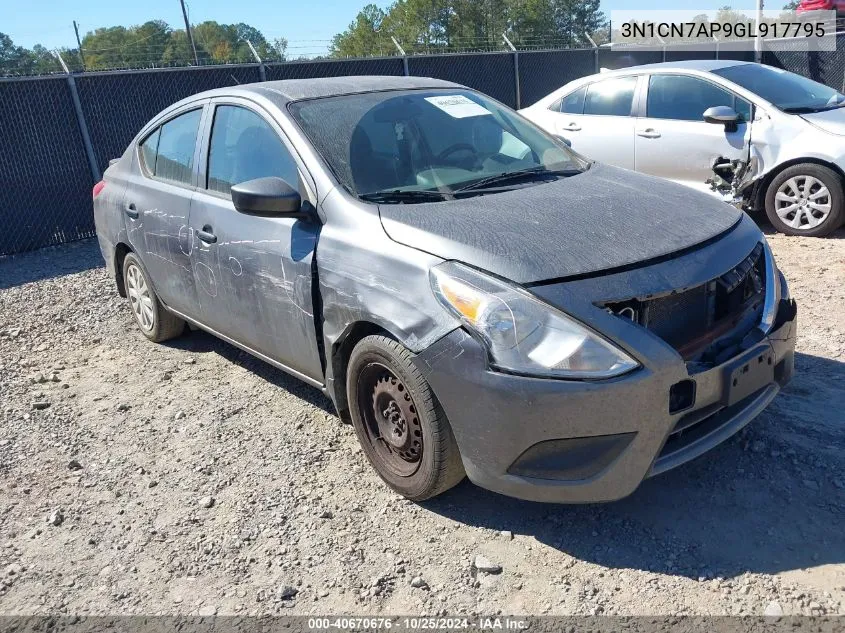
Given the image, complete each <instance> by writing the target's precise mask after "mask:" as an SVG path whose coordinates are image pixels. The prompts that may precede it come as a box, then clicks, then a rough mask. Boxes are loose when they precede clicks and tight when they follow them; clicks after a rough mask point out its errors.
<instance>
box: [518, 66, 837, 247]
mask: <svg viewBox="0 0 845 633" xmlns="http://www.w3.org/2000/svg"><path fill="white" fill-rule="evenodd" d="M521 113H522V114H523V115H524V116H526V117H527V118H528V119H530V120H532V121H534V122H535V123H537V124H538V125H540V126H541V127H543V128H544V129H546V130H548V131H549V132H552V133H553V134H556V135H558V136H560V137H562V138H564V139H565V140H566V141H567V142H568V143H569V144H571V146H572V148H573V149H575V150H576V151H577V152H579V153H581V154H583V155H584V156H587V157H588V158H591V159H594V160H597V161H600V162H604V163H609V164H611V165H616V166H619V167H625V168H628V169H633V170H636V171H639V172H643V173H646V174H652V175H654V176H660V177H662V178H667V179H669V180H674V181H675V182H678V183H681V184H684V185H688V186H690V187H694V188H696V189H700V190H703V191H710V192H714V193H716V194H719V195H722V196H724V197H726V198H727V199H730V200H731V201H733V202H735V203H737V204H740V205H741V206H743V208H745V209H748V210H756V209H765V210H766V214H767V215H768V217H769V220H770V221H771V222H772V224H773V225H774V226H775V228H776V229H778V230H779V231H782V232H783V233H788V234H790V235H810V236H822V235H828V234H830V233H831V232H833V231H835V230H836V229H837V228H839V227H840V226H841V225H842V223H843V222H845V196H843V180H845V95H842V94H841V93H839V92H837V91H836V90H834V89H833V88H829V87H827V86H825V85H823V84H820V83H817V82H815V81H812V80H810V79H807V78H805V77H802V76H800V75H796V74H794V73H790V72H787V71H784V70H780V69H777V68H773V67H771V66H764V65H761V64H752V63H747V62H736V61H728V60H721V61H715V60H706V61H705V60H699V61H682V62H668V63H663V64H650V65H645V66H635V67H631V68H625V69H623V70H616V71H611V72H604V73H600V74H597V75H591V76H589V77H582V78H581V79H577V80H575V81H572V82H570V83H568V84H566V85H565V86H564V87H562V88H560V89H559V90H556V91H555V92H553V93H552V94H550V95H548V96H547V97H545V98H543V99H540V100H539V101H538V102H537V103H535V104H534V105H532V106H530V107H528V108H525V109H523V110H521Z"/></svg>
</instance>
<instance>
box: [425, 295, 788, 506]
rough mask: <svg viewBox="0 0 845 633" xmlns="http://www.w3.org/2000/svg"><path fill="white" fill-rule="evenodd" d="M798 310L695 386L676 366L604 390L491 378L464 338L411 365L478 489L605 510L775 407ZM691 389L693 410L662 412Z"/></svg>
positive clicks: (479, 350) (458, 335)
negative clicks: (683, 387)
mask: <svg viewBox="0 0 845 633" xmlns="http://www.w3.org/2000/svg"><path fill="white" fill-rule="evenodd" d="M795 312H796V311H795V304H794V302H793V301H792V300H790V299H785V300H782V301H781V306H780V309H779V313H780V314H782V315H784V316H783V317H780V318H779V322H778V327H777V329H775V330H774V331H773V332H772V333H771V334H770V335H769V336H768V337H766V338H765V339H764V340H762V341H761V342H760V343H759V344H757V345H755V346H754V347H753V348H751V349H749V350H747V351H746V352H744V353H743V354H740V355H739V356H738V357H735V358H732V359H730V360H728V361H726V362H725V363H723V364H721V365H719V366H717V367H713V368H712V369H710V370H708V371H706V372H701V373H698V374H695V375H694V377H692V378H691V377H690V375H689V374H688V373H687V371H686V368H685V366H684V363H683V361H682V360H681V359H680V357H679V358H678V365H677V367H675V368H673V370H670V371H661V372H659V373H657V372H652V371H649V370H647V369H645V368H643V369H641V370H638V371H635V372H633V373H631V374H629V375H627V376H625V377H622V378H619V379H615V380H608V381H601V382H576V381H562V380H549V379H540V378H530V377H525V376H515V375H508V374H502V373H497V372H494V371H491V370H490V369H488V366H487V365H488V364H487V356H486V351H485V350H484V349H483V347H482V346H481V345H480V344H479V343H478V342H477V341H476V340H475V339H474V338H472V337H471V336H470V335H469V334H467V333H466V332H465V331H463V330H456V331H454V332H452V333H451V334H450V335H449V336H447V337H445V338H444V339H442V340H440V341H439V342H438V343H436V344H435V345H433V346H431V347H430V348H428V349H427V350H426V351H425V352H423V353H421V354H420V355H419V356H418V357H417V360H416V362H417V365H418V367H419V369H420V370H421V371H422V372H423V373H424V374H425V375H426V378H427V380H428V381H429V383H430V384H431V386H432V388H433V389H434V392H435V393H436V395H437V397H438V399H439V400H440V403H441V405H442V406H443V409H444V411H445V412H446V415H447V417H448V418H449V421H450V423H451V425H452V430H453V431H454V434H455V438H456V440H457V443H458V446H459V448H460V451H461V456H462V458H463V463H464V467H465V469H466V472H467V476H468V477H469V479H470V480H471V481H473V482H474V483H475V484H477V485H479V486H481V487H483V488H487V489H489V490H493V491H495V492H499V493H502V494H505V495H509V496H512V497H518V498H521V499H528V500H532V501H546V502H559V503H588V502H599V501H612V500H616V499H620V498H622V497H625V496H627V495H629V494H631V493H632V492H633V491H634V490H635V489H636V488H637V487H638V486H639V484H640V482H642V480H643V479H645V478H646V477H649V476H651V475H655V474H658V473H661V472H664V471H666V470H669V469H671V468H674V467H676V466H679V465H681V464H683V463H685V462H687V461H689V460H691V459H693V458H695V457H698V456H699V455H701V454H702V453H704V452H706V451H708V450H710V449H711V448H713V447H714V446H716V445H717V444H719V443H721V442H723V441H724V440H726V439H728V438H729V437H730V436H731V435H733V434H734V433H736V432H737V431H739V430H740V429H741V428H742V427H744V426H745V425H746V424H748V423H749V422H750V421H751V420H752V419H753V418H754V417H755V416H757V415H758V414H759V413H760V412H761V411H762V410H763V409H764V408H765V407H766V405H768V404H769V402H771V400H772V399H773V398H774V397H775V396H776V395H777V393H778V392H779V390H780V389H781V387H783V386H784V385H785V384H786V383H787V382H789V380H790V379H791V377H792V374H793V368H794V351H795V335H796V315H795ZM690 380H692V382H693V383H694V387H693V389H692V404H691V406H689V407H687V408H686V409H684V410H683V411H679V412H678V413H674V414H671V413H669V410H670V400H671V399H672V398H673V397H677V395H676V393H675V391H676V390H677V389H678V388H677V387H676V385H678V384H686V383H687V382H689V381H690Z"/></svg>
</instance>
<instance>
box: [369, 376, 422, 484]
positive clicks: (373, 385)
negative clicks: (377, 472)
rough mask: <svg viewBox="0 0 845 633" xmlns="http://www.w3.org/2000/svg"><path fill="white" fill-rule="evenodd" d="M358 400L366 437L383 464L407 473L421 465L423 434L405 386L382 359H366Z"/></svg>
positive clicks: (394, 471)
mask: <svg viewBox="0 0 845 633" xmlns="http://www.w3.org/2000/svg"><path fill="white" fill-rule="evenodd" d="M358 402H360V403H361V414H362V417H363V419H364V428H365V431H366V435H367V441H368V442H369V443H370V445H371V446H372V447H373V449H374V451H375V453H376V454H377V456H378V458H379V460H380V461H381V462H382V464H383V465H384V467H385V468H386V469H387V470H389V471H390V472H392V473H393V474H395V475H398V476H400V477H410V476H411V475H413V474H414V473H415V472H417V469H419V467H420V460H421V458H422V454H423V436H422V428H421V426H420V420H419V417H418V415H417V408H416V406H415V404H414V400H413V398H412V397H411V394H410V392H409V391H408V389H407V387H406V386H405V385H404V384H403V383H402V381H400V380H399V379H398V378H397V377H396V375H395V374H394V373H393V372H392V371H391V370H390V369H388V368H387V367H386V366H385V365H382V364H381V363H369V364H368V365H367V366H366V367H364V368H363V369H362V370H361V373H360V375H359V377H358Z"/></svg>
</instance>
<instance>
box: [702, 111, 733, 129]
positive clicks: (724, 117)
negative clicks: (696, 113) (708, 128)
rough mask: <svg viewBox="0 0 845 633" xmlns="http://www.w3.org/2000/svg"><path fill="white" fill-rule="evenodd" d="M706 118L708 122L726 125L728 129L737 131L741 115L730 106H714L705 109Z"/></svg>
mask: <svg viewBox="0 0 845 633" xmlns="http://www.w3.org/2000/svg"><path fill="white" fill-rule="evenodd" d="M703 116H704V120H705V121H706V122H707V123H716V124H719V125H724V126H725V129H727V130H728V131H736V126H737V123H739V120H740V119H739V115H738V114H737V113H736V110H734V109H733V108H731V107H730V106H714V107H712V108H707V109H706V110H705V111H704V115H703Z"/></svg>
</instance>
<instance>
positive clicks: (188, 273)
mask: <svg viewBox="0 0 845 633" xmlns="http://www.w3.org/2000/svg"><path fill="white" fill-rule="evenodd" d="M132 181H134V182H132ZM191 197H192V193H191V192H190V191H187V190H186V189H184V188H181V187H177V186H174V185H171V184H169V183H165V182H160V181H157V180H153V179H149V178H145V177H144V176H142V175H137V174H135V175H133V177H132V180H131V181H130V183H129V187H128V188H127V192H126V197H125V200H124V201H125V204H126V205H129V204H132V205H134V207H135V210H136V211H137V212H138V218H137V219H134V220H133V219H131V218H128V219H127V221H126V228H127V233H128V235H129V241H130V243H131V244H132V247H133V248H134V249H135V251H136V252H137V253H138V254H139V256H140V257H141V261H142V262H143V263H144V266H145V267H146V268H147V271H148V272H149V273H150V276H151V277H152V280H153V284H154V286H155V290H156V293H157V294H158V295H159V297H161V299H162V301H164V303H165V304H167V305H168V306H171V307H172V308H174V309H176V310H178V311H180V312H183V313H185V314H187V315H189V316H192V315H193V314H194V312H195V305H196V297H197V295H196V288H195V286H194V276H193V272H192V270H191V262H190V255H191V248H192V239H191V237H192V236H191V232H190V228H189V225H188V217H189V213H190V209H191Z"/></svg>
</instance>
